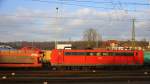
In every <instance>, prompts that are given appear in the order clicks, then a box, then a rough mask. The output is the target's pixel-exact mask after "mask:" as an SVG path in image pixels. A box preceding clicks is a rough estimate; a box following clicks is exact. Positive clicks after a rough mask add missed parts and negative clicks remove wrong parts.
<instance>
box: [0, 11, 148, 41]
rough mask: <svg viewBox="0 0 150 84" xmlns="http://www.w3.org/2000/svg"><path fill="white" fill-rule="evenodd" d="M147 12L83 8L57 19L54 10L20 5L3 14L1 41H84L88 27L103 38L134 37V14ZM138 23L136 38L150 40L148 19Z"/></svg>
mask: <svg viewBox="0 0 150 84" xmlns="http://www.w3.org/2000/svg"><path fill="white" fill-rule="evenodd" d="M66 12H67V11H66ZM147 12H148V13H146V14H144V13H127V12H125V11H119V10H118V11H117V10H116V11H109V12H105V11H98V10H95V9H89V8H83V9H79V10H77V11H74V12H73V13H71V12H67V14H66V15H61V16H62V17H61V18H58V19H57V18H56V17H55V16H56V15H55V13H54V12H52V11H51V12H45V11H42V10H31V9H24V8H20V9H18V10H16V11H15V12H14V13H12V15H13V16H3V15H0V18H1V19H0V38H1V41H15V40H27V41H33V40H34V41H51V40H68V39H69V38H71V39H72V40H81V38H82V35H83V31H84V30H85V29H87V28H95V29H97V31H98V32H99V33H100V34H101V35H102V37H103V38H104V39H118V40H128V39H130V38H131V27H132V23H131V21H130V19H131V17H133V16H134V17H136V18H143V16H149V11H147ZM144 18H145V17H144ZM135 24H136V35H137V36H138V37H137V39H143V38H146V39H150V38H149V37H150V34H149V32H148V31H145V29H146V30H147V29H149V27H150V24H149V21H144V22H136V23H135ZM141 31H142V32H144V33H141Z"/></svg>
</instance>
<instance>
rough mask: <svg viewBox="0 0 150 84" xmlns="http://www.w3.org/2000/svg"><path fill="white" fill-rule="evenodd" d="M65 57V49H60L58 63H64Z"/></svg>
mask: <svg viewBox="0 0 150 84" xmlns="http://www.w3.org/2000/svg"><path fill="white" fill-rule="evenodd" d="M63 58H64V55H63V51H62V50H59V51H58V64H63Z"/></svg>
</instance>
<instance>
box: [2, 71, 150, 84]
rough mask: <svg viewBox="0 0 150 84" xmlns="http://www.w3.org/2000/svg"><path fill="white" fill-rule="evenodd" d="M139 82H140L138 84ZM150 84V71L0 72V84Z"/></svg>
mask: <svg viewBox="0 0 150 84" xmlns="http://www.w3.org/2000/svg"><path fill="white" fill-rule="evenodd" d="M137 81H138V82H137ZM71 82H73V83H75V84H79V83H81V84H83V83H85V84H87V83H90V84H93V83H97V84H98V83H99V82H104V83H115V84H116V83H118V82H126V83H129V82H130V83H131V82H132V83H135V82H137V83H139V82H148V84H149V83H150V70H135V71H125V70H122V71H47V70H45V71H42V70H39V71H31V70H30V71H0V84H1V83H3V84H51V83H59V84H60V83H61V84H63V83H64V84H66V83H71ZM137 83H136V84H137Z"/></svg>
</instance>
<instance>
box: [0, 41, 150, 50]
mask: <svg viewBox="0 0 150 84" xmlns="http://www.w3.org/2000/svg"><path fill="white" fill-rule="evenodd" d="M58 44H72V48H73V49H87V48H107V47H110V42H109V41H98V42H92V43H89V42H87V41H61V42H58ZM135 44H136V46H137V47H142V48H144V49H147V46H148V42H147V41H136V42H135ZM0 45H9V46H11V47H13V48H16V49H20V48H22V47H27V46H30V47H31V46H32V47H36V48H40V49H43V50H52V49H54V48H55V42H54V41H51V42H28V41H16V42H0ZM117 45H118V46H131V45H132V42H131V41H117Z"/></svg>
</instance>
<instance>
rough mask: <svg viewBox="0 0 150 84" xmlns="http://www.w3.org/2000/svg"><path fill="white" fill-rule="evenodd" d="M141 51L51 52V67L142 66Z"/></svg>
mask: <svg viewBox="0 0 150 84" xmlns="http://www.w3.org/2000/svg"><path fill="white" fill-rule="evenodd" d="M143 56H144V55H143V51H138V50H98V49H97V50H57V49H55V50H53V51H52V54H51V60H50V63H51V65H52V66H101V65H142V64H143V63H144V57H143Z"/></svg>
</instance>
